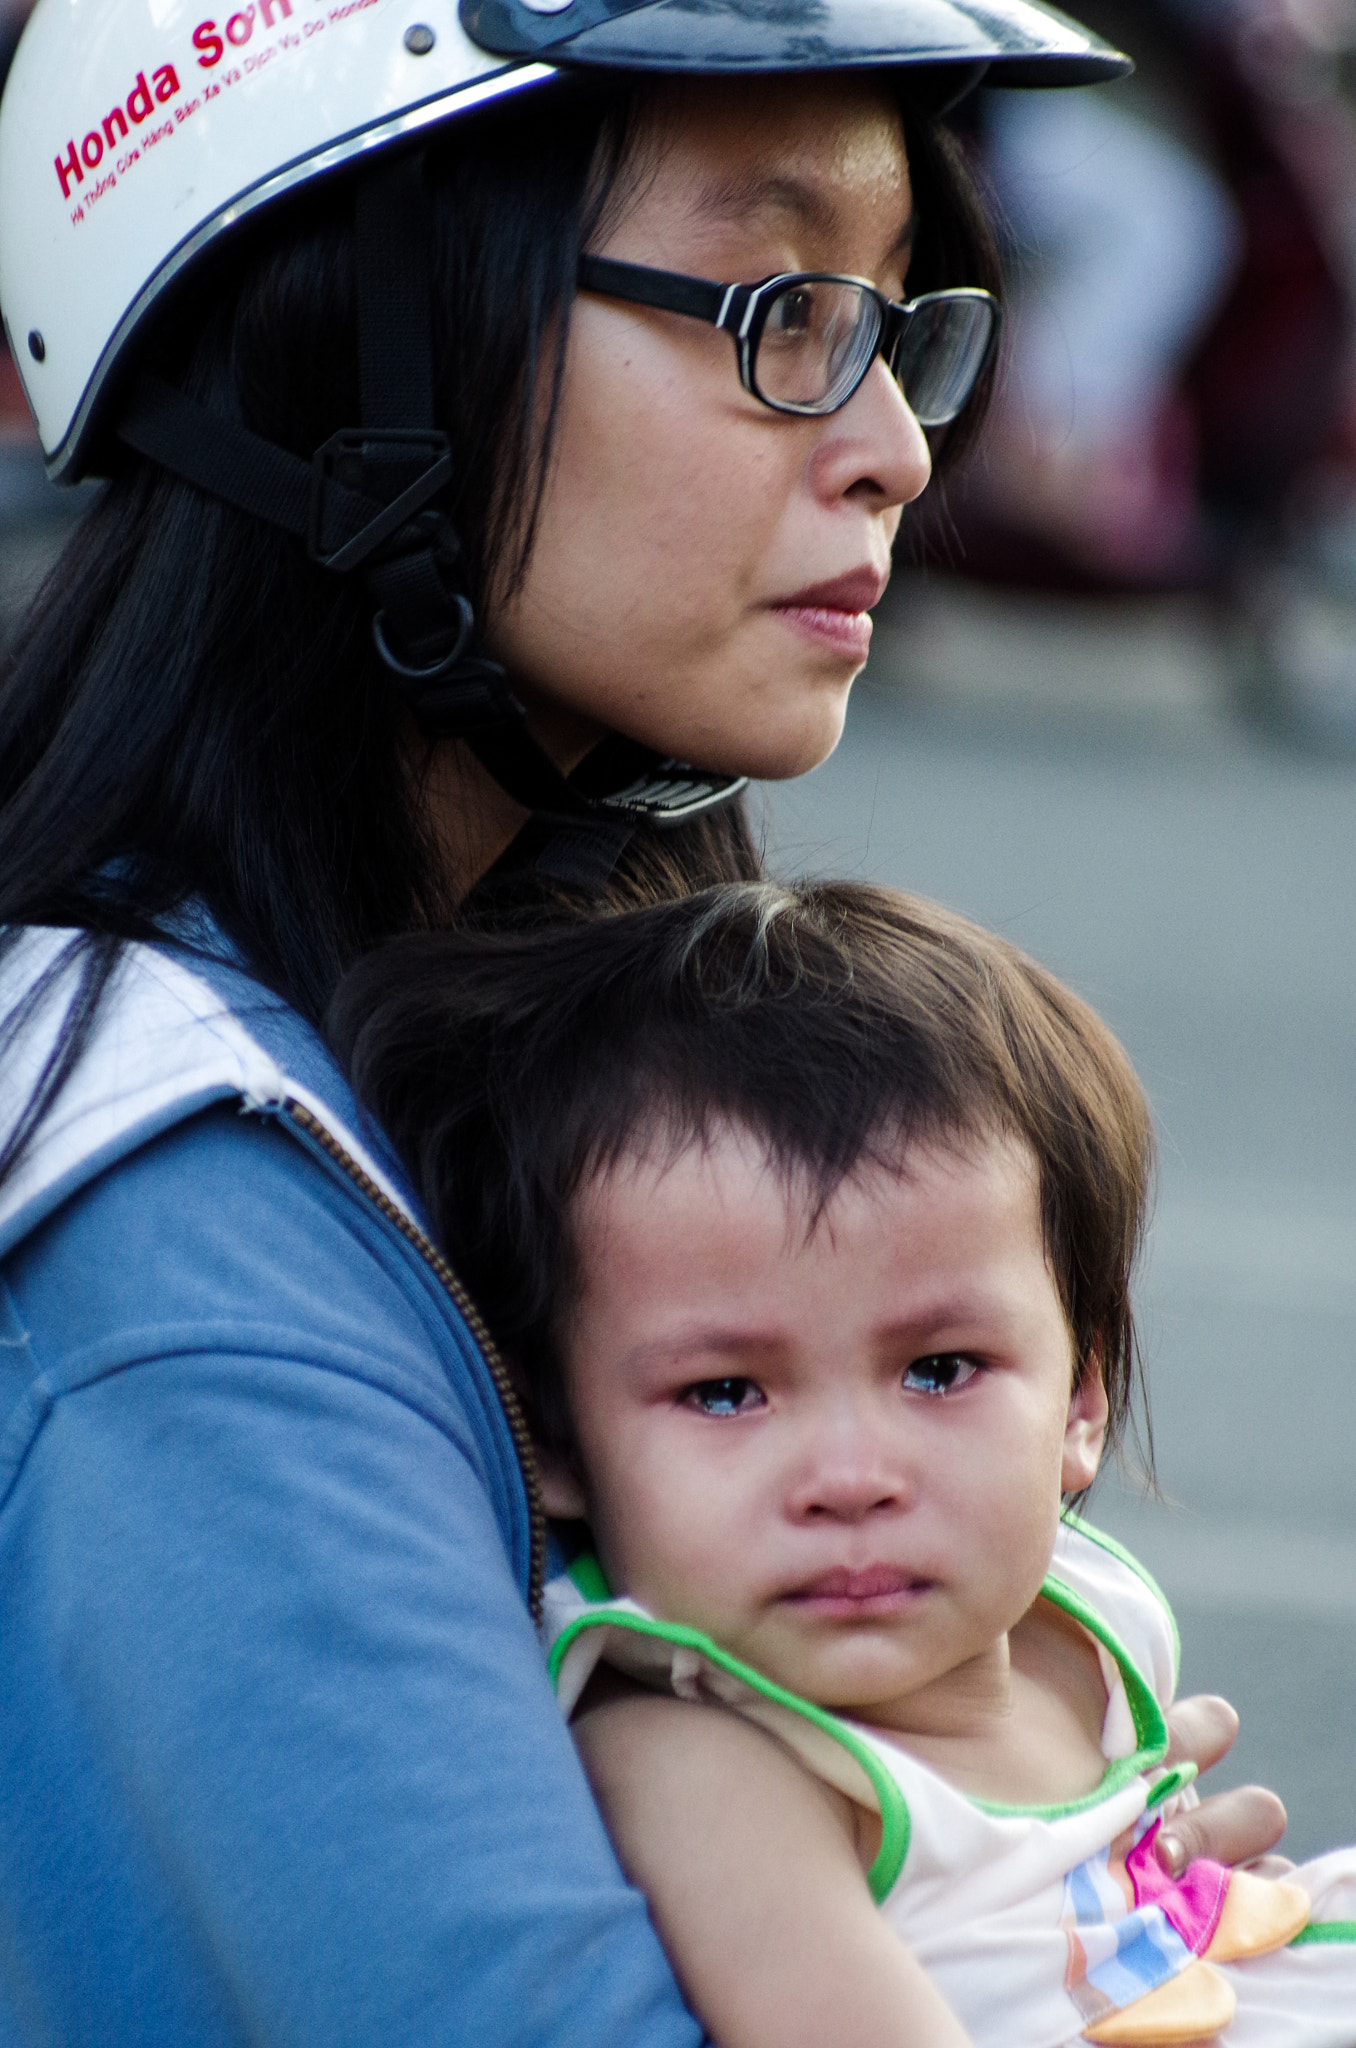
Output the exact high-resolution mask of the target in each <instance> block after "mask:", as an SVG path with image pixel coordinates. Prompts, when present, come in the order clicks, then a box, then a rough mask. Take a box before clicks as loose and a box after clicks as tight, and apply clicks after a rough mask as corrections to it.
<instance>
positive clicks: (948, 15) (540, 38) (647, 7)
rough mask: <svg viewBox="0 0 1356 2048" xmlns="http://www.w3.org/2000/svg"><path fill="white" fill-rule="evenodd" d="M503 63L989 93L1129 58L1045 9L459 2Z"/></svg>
mask: <svg viewBox="0 0 1356 2048" xmlns="http://www.w3.org/2000/svg"><path fill="white" fill-rule="evenodd" d="M459 14H460V19H461V23H462V27H463V28H464V29H465V31H466V33H467V34H468V35H469V36H470V37H471V38H472V39H473V40H474V41H475V42H477V43H479V44H480V45H481V47H482V48H484V49H487V50H493V51H494V52H495V53H496V54H498V55H501V56H506V57H537V58H540V59H544V60H546V61H547V62H549V63H552V64H558V65H562V66H566V67H571V68H572V67H581V68H589V69H592V68H597V69H605V70H609V71H619V70H621V71H642V72H644V71H662V72H665V73H667V74H669V75H675V74H677V75H681V74H683V73H688V74H698V75H703V74H705V75H722V74H723V75H727V76H728V75H735V76H738V75H741V74H744V73H748V74H751V75H755V76H756V75H759V74H767V73H776V72H787V71H795V72H804V71H819V70H822V71H843V70H865V69H871V70H881V69H895V68H898V69H900V70H915V69H930V68H935V67H939V66H940V67H946V68H951V67H957V68H958V69H960V70H962V71H964V70H966V69H970V68H972V67H973V68H974V71H975V75H976V76H978V75H979V73H980V70H981V69H982V70H983V72H984V73H985V74H986V83H988V84H990V85H1010V86H1049V85H1094V84H1098V83H1100V82H1102V81H1104V80H1106V79H1111V78H1119V77H1122V76H1124V74H1125V73H1126V72H1128V71H1129V70H1131V69H1132V66H1131V62H1130V59H1129V58H1128V57H1125V56H1123V55H1122V54H1121V52H1120V51H1118V50H1114V49H1112V48H1111V46H1110V45H1109V44H1107V43H1104V42H1103V41H1102V40H1101V39H1100V38H1099V37H1098V36H1095V35H1093V34H1092V33H1091V32H1090V31H1089V30H1087V29H1085V28H1083V27H1081V26H1080V25H1079V24H1078V23H1077V22H1074V21H1071V20H1070V19H1069V17H1068V16H1067V15H1064V14H1061V13H1059V12H1058V10H1056V9H1055V8H1052V7H1046V6H1043V5H1040V4H1037V0H985V4H978V0H568V4H566V5H565V6H563V7H562V6H557V5H552V6H551V7H550V8H549V9H548V8H547V7H546V6H545V4H544V0H536V4H529V0H460V7H459Z"/></svg>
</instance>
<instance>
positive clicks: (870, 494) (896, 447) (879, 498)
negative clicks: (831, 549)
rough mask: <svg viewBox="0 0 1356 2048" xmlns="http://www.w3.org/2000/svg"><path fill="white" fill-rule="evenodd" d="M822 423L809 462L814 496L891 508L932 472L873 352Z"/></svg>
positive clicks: (915, 427) (923, 444)
mask: <svg viewBox="0 0 1356 2048" xmlns="http://www.w3.org/2000/svg"><path fill="white" fill-rule="evenodd" d="M824 426H825V431H824V433H823V435H822V437H821V439H820V441H819V443H818V446H817V447H816V449H815V452H814V455H813V456H812V458H811V463H810V479H811V483H812V485H813V488H814V490H815V492H816V494H817V495H819V496H820V497H823V498H825V499H828V500H837V499H840V498H845V497H855V498H857V499H859V500H861V499H864V500H866V501H867V502H868V503H869V504H870V505H871V508H872V510H873V511H879V512H897V511H899V510H900V508H902V507H903V506H905V505H908V504H911V503H912V502H913V500H914V499H915V498H916V497H918V496H919V495H920V493H921V492H922V491H923V490H924V489H925V488H926V486H927V482H928V479H929V477H930V476H931V475H932V454H931V451H930V449H929V448H928V444H927V439H926V437H925V435H924V433H923V429H922V428H921V427H920V426H919V424H918V422H917V420H916V419H915V418H914V416H913V414H912V413H911V412H910V410H909V406H908V401H907V400H906V399H905V396H904V393H903V392H902V391H901V390H900V388H899V384H898V382H897V381H896V379H895V377H894V376H893V375H892V373H891V372H890V371H889V370H888V369H887V368H886V366H885V364H884V362H883V361H882V359H881V358H880V357H879V356H877V358H876V360H875V362H874V363H873V364H872V365H871V368H870V369H869V370H868V371H867V373H866V375H865V377H864V378H863V379H862V381H861V383H860V384H859V385H858V386H857V389H856V390H855V391H854V392H853V394H852V396H851V398H850V399H849V400H848V402H847V404H846V405H845V406H844V407H843V408H842V410H841V412H835V413H830V414H829V416H828V418H827V420H826V421H825V423H824Z"/></svg>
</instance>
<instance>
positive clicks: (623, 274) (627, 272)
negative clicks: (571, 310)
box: [577, 256, 748, 327]
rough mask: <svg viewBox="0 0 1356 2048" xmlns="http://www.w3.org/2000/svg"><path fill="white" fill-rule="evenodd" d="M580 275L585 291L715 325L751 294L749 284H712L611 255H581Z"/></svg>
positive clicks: (580, 282)
mask: <svg viewBox="0 0 1356 2048" xmlns="http://www.w3.org/2000/svg"><path fill="white" fill-rule="evenodd" d="M577 275H578V281H579V285H580V288H581V289H582V290H583V291H586V292H599V293H601V294H602V296H603V297H604V298H607V299H626V300H627V301H629V303H630V304H632V305H636V306H657V307H658V308H659V309H660V311H661V312H665V313H686V314H687V315H688V316H689V317H690V318H691V319H693V320H706V321H708V322H709V323H710V325H711V326H713V327H719V326H724V325H727V324H728V320H729V314H730V311H731V309H732V306H733V305H734V303H735V302H736V301H737V302H738V306H739V308H740V309H741V310H742V306H743V303H744V301H745V300H746V299H747V297H748V287H747V286H746V285H725V284H713V283H711V281H710V280H709V279H707V278H704V277H684V276H682V275H681V273H680V272H678V271H676V270H651V269H650V268H649V267H648V266H647V265H645V264H641V263H617V262H615V261H614V260H613V258H612V257H610V256H581V257H580V259H579V270H578V273H577ZM722 314H723V315H725V318H724V319H722V317H721V316H722Z"/></svg>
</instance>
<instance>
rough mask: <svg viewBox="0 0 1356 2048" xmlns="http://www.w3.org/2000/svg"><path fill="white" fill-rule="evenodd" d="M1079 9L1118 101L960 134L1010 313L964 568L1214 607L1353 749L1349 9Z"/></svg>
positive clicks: (1075, 103) (1353, 22) (1297, 5)
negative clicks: (1123, 79) (1120, 60)
mask: <svg viewBox="0 0 1356 2048" xmlns="http://www.w3.org/2000/svg"><path fill="white" fill-rule="evenodd" d="M1091 6H1092V14H1093V17H1094V20H1095V25H1096V26H1097V27H1098V28H1100V29H1101V30H1102V31H1103V33H1110V34H1112V35H1113V36H1115V35H1119V36H1121V37H1122V38H1123V40H1124V44H1125V47H1127V48H1129V49H1131V50H1132V51H1133V53H1134V55H1135V57H1136V59H1137V61H1138V64H1139V71H1138V73H1137V76H1136V78H1135V79H1134V80H1132V81H1131V82H1130V83H1129V84H1128V85H1126V86H1123V87H1120V88H1118V89H1117V92H1116V93H1115V94H1107V95H1103V96H1101V97H1100V98H1098V96H1096V95H1093V94H1088V93H1070V94H1046V95H1044V96H1041V95H1037V94H1026V95H1022V94H1013V95H1001V96H1000V95H998V94H989V95H986V96H985V99H986V102H987V103H986V104H985V106H984V108H983V111H982V114H981V115H980V117H979V130H978V134H977V136H976V138H975V139H976V141H977V143H978V145H979V147H980V148H981V149H982V151H983V153H984V156H985V159H986V161H987V164H988V168H989V174H990V177H991V179H992V181H993V184H994V186H995V188H996V192H997V195H998V197H999V200H1000V202H1001V204H1002V205H1003V207H1004V209H1005V210H1006V213H1007V217H1008V220H1009V223H1010V227H1011V233H1012V270H1013V279H1012V286H1013V289H1012V299H1013V307H1012V318H1011V322H1010V332H1009V341H1008V349H1007V357H1006V363H1005V368H1004V373H1003V378H1002V383H1001V387H1000V398H999V405H998V409H997V416H996V419H995V421H994V423H993V426H992V428H991V431H990V433H989V435H988V436H987V437H986V442H985V445H984V448H983V449H982V451H981V453H980V455H979V457H978V459H977V461H976V463H975V465H974V467H973V469H972V471H971V473H970V475H969V477H968V478H967V480H966V485H965V487H964V489H962V490H961V491H960V492H958V493H956V494H955V495H954V496H953V499H952V505H951V510H952V513H953V515H954V517H955V519H956V523H957V526H958V528H959V534H960V542H961V548H962V550H963V552H962V553H961V555H960V557H959V565H960V566H961V567H962V568H963V569H964V571H965V572H966V573H969V574H972V575H979V576H982V577H987V578H990V579H993V580H1000V581H1004V582H1008V583H1016V584H1019V585H1024V586H1027V587H1030V586H1036V587H1042V588H1056V589H1060V588H1063V589H1082V590H1097V589H1106V590H1126V589H1131V590H1134V589H1139V590H1164V589H1181V588H1215V589H1220V590H1222V591H1224V592H1225V593H1226V594H1228V595H1229V596H1230V597H1231V598H1232V599H1233V600H1234V601H1235V602H1236V603H1237V604H1238V605H1239V606H1240V607H1241V608H1242V610H1243V611H1244V612H1245V614H1246V616H1247V618H1248V620H1249V622H1250V624H1251V626H1252V628H1253V633H1254V637H1255V643H1256V646H1257V648H1258V652H1259V654H1260V656H1261V659H1262V662H1263V665H1264V671H1265V675H1266V678H1267V680H1268V681H1269V684H1270V687H1271V690H1272V693H1273V695H1274V696H1275V698H1276V699H1277V700H1278V701H1279V702H1280V704H1281V705H1282V707H1283V708H1284V709H1286V710H1288V711H1289V712H1290V713H1291V714H1293V715H1294V716H1296V717H1298V718H1299V719H1300V720H1302V721H1303V722H1304V723H1305V724H1307V725H1308V726H1309V727H1311V728H1314V729H1319V730H1321V731H1322V732H1323V733H1324V734H1325V735H1328V736H1339V735H1340V736H1342V737H1344V738H1346V739H1348V740H1356V321H1354V320H1353V308H1356V94H1353V83H1356V0H1136V4H1135V5H1134V7H1133V8H1132V9H1126V8H1124V7H1117V6H1116V5H1115V4H1114V0H1091ZM1042 97H1043V98H1044V104H1043V105H1041V104H1038V102H1039V101H1040V99H1041V98H1042Z"/></svg>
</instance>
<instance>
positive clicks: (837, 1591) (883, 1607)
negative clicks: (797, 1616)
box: [789, 1564, 931, 1619]
mask: <svg viewBox="0 0 1356 2048" xmlns="http://www.w3.org/2000/svg"><path fill="white" fill-rule="evenodd" d="M930 1584H931V1581H930V1580H928V1579H924V1578H920V1577H919V1576H918V1575H917V1574H916V1573H915V1572H907V1571H904V1570H903V1569H902V1568H901V1567H900V1566H898V1565H889V1564H870V1565H863V1566H861V1567H859V1568H858V1569H857V1570H856V1571H850V1570H848V1569H846V1568H845V1567H841V1566H840V1567H837V1568H835V1569H834V1570H833V1571H827V1572H821V1573H820V1574H819V1575H818V1577H817V1578H813V1579H807V1580H806V1582H805V1584H804V1585H803V1586H798V1587H797V1588H796V1590H795V1592H794V1593H792V1594H791V1595H790V1596H789V1598H790V1600H791V1602H792V1603H793V1604H794V1605H795V1606H797V1607H802V1608H806V1607H808V1608H810V1609H811V1610H812V1611H813V1612H814V1613H816V1614H820V1615H824V1616H825V1617H827V1618H831V1619H832V1618H845V1617H852V1616H857V1617H859V1618H860V1617H861V1616H864V1615H870V1616H882V1615H891V1614H902V1613H904V1612H905V1610H906V1609H907V1608H909V1607H912V1606H915V1605H916V1604H917V1603H918V1601H919V1600H920V1599H921V1598H922V1596H923V1595H924V1594H925V1593H926V1592H927V1591H928V1588H929V1586H930Z"/></svg>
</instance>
